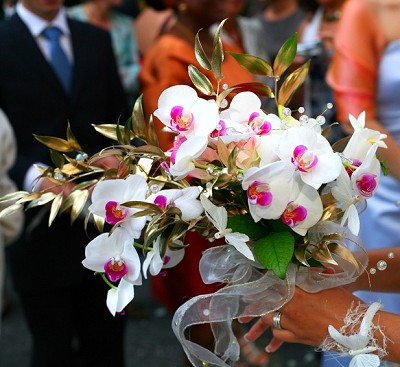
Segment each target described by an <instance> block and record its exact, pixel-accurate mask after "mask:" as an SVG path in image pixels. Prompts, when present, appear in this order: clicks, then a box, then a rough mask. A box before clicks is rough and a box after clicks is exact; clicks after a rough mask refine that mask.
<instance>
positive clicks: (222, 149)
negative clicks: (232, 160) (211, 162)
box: [216, 138, 230, 167]
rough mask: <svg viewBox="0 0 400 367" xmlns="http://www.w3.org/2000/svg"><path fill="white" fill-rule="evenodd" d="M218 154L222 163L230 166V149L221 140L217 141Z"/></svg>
mask: <svg viewBox="0 0 400 367" xmlns="http://www.w3.org/2000/svg"><path fill="white" fill-rule="evenodd" d="M216 150H217V153H218V157H219V159H220V161H221V163H222V164H223V165H224V166H225V167H226V166H227V165H228V160H229V154H230V152H229V149H228V147H227V146H226V144H225V143H224V142H223V141H222V139H221V138H218V141H217V149H216Z"/></svg>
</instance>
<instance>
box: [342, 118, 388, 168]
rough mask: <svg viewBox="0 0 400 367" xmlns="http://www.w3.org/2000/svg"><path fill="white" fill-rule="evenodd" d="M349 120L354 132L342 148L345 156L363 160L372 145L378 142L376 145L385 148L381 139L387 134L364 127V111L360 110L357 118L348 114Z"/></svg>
mask: <svg viewBox="0 0 400 367" xmlns="http://www.w3.org/2000/svg"><path fill="white" fill-rule="evenodd" d="M349 120H350V123H351V125H352V126H353V128H354V133H353V134H352V135H351V137H350V140H349V142H348V143H347V145H346V148H345V149H344V150H343V154H344V156H345V157H346V158H349V159H353V160H359V161H363V160H364V158H365V156H366V154H367V152H368V150H369V149H370V148H371V146H372V145H375V144H378V147H381V148H387V145H386V143H385V142H384V141H383V139H385V138H386V137H387V135H385V134H381V133H380V132H379V131H376V130H372V129H368V128H366V127H365V112H362V113H361V114H360V115H359V116H358V118H355V117H354V116H353V115H351V114H350V115H349Z"/></svg>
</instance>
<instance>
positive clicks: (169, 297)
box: [139, 34, 256, 312]
mask: <svg viewBox="0 0 400 367" xmlns="http://www.w3.org/2000/svg"><path fill="white" fill-rule="evenodd" d="M224 50H225V51H232V52H238V53H239V52H243V51H242V50H241V49H238V48H235V47H232V46H228V45H224ZM190 64H192V65H195V66H196V67H197V68H198V69H199V70H200V71H202V72H203V73H204V74H205V75H206V76H207V77H208V78H209V80H210V81H211V82H213V85H214V87H216V83H215V80H214V77H213V74H212V73H211V72H210V71H208V70H204V69H202V68H201V67H200V65H199V64H198V62H197V60H196V58H195V55H194V49H193V46H192V45H190V44H189V43H188V42H185V41H183V40H181V39H180V38H177V37H176V36H173V35H168V34H165V35H162V36H161V37H160V38H159V39H158V41H157V42H156V43H155V44H154V46H153V47H152V48H151V50H150V51H149V52H148V54H147V55H146V57H145V58H144V60H143V65H142V69H141V73H140V75H139V78H140V79H139V80H140V82H141V86H142V93H143V106H144V110H145V114H146V115H147V116H148V115H150V114H151V113H152V112H154V111H155V110H156V109H157V108H158V104H157V103H158V98H159V96H160V94H161V93H162V91H164V90H165V89H166V88H168V87H171V86H173V85H177V84H183V85H189V86H193V83H192V81H191V80H190V78H189V75H188V66H189V65H190ZM222 72H223V75H224V79H223V80H222V82H221V86H222V84H227V85H228V86H233V85H236V84H240V83H249V82H254V81H256V80H255V78H254V76H253V75H252V74H250V73H248V72H247V71H246V70H245V69H244V68H242V67H241V66H240V65H239V64H238V63H237V62H236V60H235V59H234V58H233V57H232V56H230V55H228V54H226V57H225V60H224V62H223V65H222ZM199 95H200V93H199ZM202 97H204V96H202ZM154 123H155V127H156V132H157V134H158V138H159V143H160V147H161V148H162V149H163V150H164V151H166V150H168V149H170V148H171V147H172V143H173V139H174V134H170V133H163V132H161V129H162V128H163V127H164V125H163V124H162V123H161V122H160V121H159V120H157V119H156V118H154ZM185 243H186V244H189V246H188V247H187V248H186V252H185V257H184V259H183V261H182V262H181V263H180V264H178V266H176V267H174V268H171V269H168V270H167V271H166V275H165V276H161V275H158V276H156V277H152V292H153V295H154V297H155V298H156V299H157V300H158V301H159V302H161V304H163V305H164V306H165V307H167V308H168V309H169V310H170V311H172V312H174V311H175V310H176V309H177V308H178V307H179V306H180V305H181V304H182V303H184V302H185V301H187V300H189V299H190V298H192V297H194V296H197V295H199V294H208V293H213V292H215V291H216V290H217V289H218V288H219V287H220V285H219V284H212V285H205V284H204V283H203V281H202V280H201V276H200V272H199V261H200V258H201V256H202V252H203V251H204V250H206V249H207V248H209V247H210V243H209V241H207V240H205V239H204V238H202V237H201V236H200V235H198V234H197V233H194V232H189V233H187V235H186V238H185ZM213 245H214V246H215V245H216V244H215V242H214V244H213Z"/></svg>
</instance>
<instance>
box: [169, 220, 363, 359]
mask: <svg viewBox="0 0 400 367" xmlns="http://www.w3.org/2000/svg"><path fill="white" fill-rule="evenodd" d="M324 223H329V224H328V225H326V226H320V227H319V228H318V229H317V232H318V233H320V234H318V235H317V236H316V237H315V238H312V239H310V241H315V243H317V242H318V241H319V240H320V239H319V237H318V236H321V238H322V237H324V235H328V234H340V235H341V236H342V237H343V238H344V239H346V241H345V240H344V241H343V243H342V244H341V245H342V246H345V247H346V248H348V249H349V250H350V251H354V254H355V256H356V258H357V260H358V262H359V263H360V266H361V267H363V268H365V267H366V266H367V262H368V258H367V256H366V253H365V251H364V249H363V247H362V245H361V242H360V241H359V240H358V238H357V237H355V236H353V235H351V234H350V233H347V232H346V231H345V229H344V228H343V227H340V226H339V225H336V224H335V223H331V222H324ZM345 232H346V233H345ZM311 237H312V236H311ZM333 256H334V260H335V261H336V262H337V265H336V266H334V268H335V269H334V270H335V273H334V274H325V273H323V272H322V269H319V270H318V269H315V268H307V267H300V268H298V267H297V266H296V265H294V264H289V266H288V270H287V274H286V277H285V279H284V280H282V279H280V278H278V277H277V276H276V275H275V274H274V273H273V272H271V271H268V272H266V273H265V272H264V271H263V270H262V267H261V266H260V265H259V264H258V263H256V262H254V261H251V260H249V259H247V258H246V257H244V256H243V255H242V254H241V253H239V252H238V251H237V250H236V249H235V248H234V247H233V246H229V245H224V246H217V247H212V248H210V249H208V250H206V251H205V252H204V253H203V257H202V259H201V261H200V273H201V275H202V278H203V281H204V282H205V283H225V284H227V285H226V286H225V287H224V288H222V289H220V290H218V291H217V292H215V293H213V294H207V295H200V296H197V297H194V298H192V299H191V300H189V301H188V302H186V303H185V304H183V305H182V306H181V307H180V308H179V309H178V310H177V311H176V313H175V315H174V317H173V320H172V328H173V330H174V333H175V335H176V337H177V338H178V339H179V341H180V343H181V344H182V347H183V349H184V351H185V353H186V355H187V357H188V359H189V360H190V362H191V363H192V364H193V366H196V367H228V366H229V363H230V361H237V360H238V359H239V355H240V347H239V343H238V341H237V339H236V337H235V335H234V333H233V330H232V321H233V320H234V319H237V318H240V317H246V316H249V317H259V316H262V315H265V314H267V313H270V312H273V311H275V310H278V309H280V308H281V307H282V306H283V305H285V304H286V303H287V302H289V301H290V299H291V298H292V297H293V294H294V290H295V286H296V285H297V286H299V287H301V288H302V289H304V290H306V291H307V292H318V291H320V290H322V289H327V288H331V287H336V286H340V285H344V284H348V283H350V282H352V281H354V280H355V279H356V278H357V276H358V275H359V272H358V269H357V268H356V266H355V265H354V264H353V263H351V262H348V261H346V260H344V259H342V258H341V257H339V256H335V255H333ZM205 323H208V324H210V325H211V328H212V330H213V333H214V337H215V348H214V351H213V352H212V351H210V350H208V349H205V348H203V347H202V346H200V345H198V344H195V343H193V342H192V341H190V340H189V339H188V338H187V332H186V331H187V330H188V328H190V327H191V326H194V325H198V324H205Z"/></svg>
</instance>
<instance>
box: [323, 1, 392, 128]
mask: <svg viewBox="0 0 400 367" xmlns="http://www.w3.org/2000/svg"><path fill="white" fill-rule="evenodd" d="M375 6H376V4H374V2H373V1H368V0H359V1H348V2H347V3H346V4H345V5H344V8H343V11H342V18H341V19H340V25H339V27H338V29H337V32H336V35H335V55H334V57H333V60H332V63H331V66H330V69H329V71H328V74H327V80H328V83H329V85H330V86H331V87H332V89H333V91H334V94H335V104H336V109H337V115H338V116H337V117H338V120H339V121H340V122H345V123H346V122H348V119H349V113H351V114H352V115H354V116H358V115H359V113H360V112H361V111H364V110H365V111H366V115H367V116H368V118H370V119H371V118H375V117H376V104H375V103H376V93H377V79H378V69H379V68H378V65H379V63H380V60H381V57H382V54H383V52H384V50H385V47H386V45H387V43H388V40H387V37H386V36H385V34H384V31H383V29H382V26H381V25H380V24H379V22H378V20H377V18H378V17H377V14H378V15H379V10H378V9H375ZM366 25H367V26H366Z"/></svg>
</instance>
